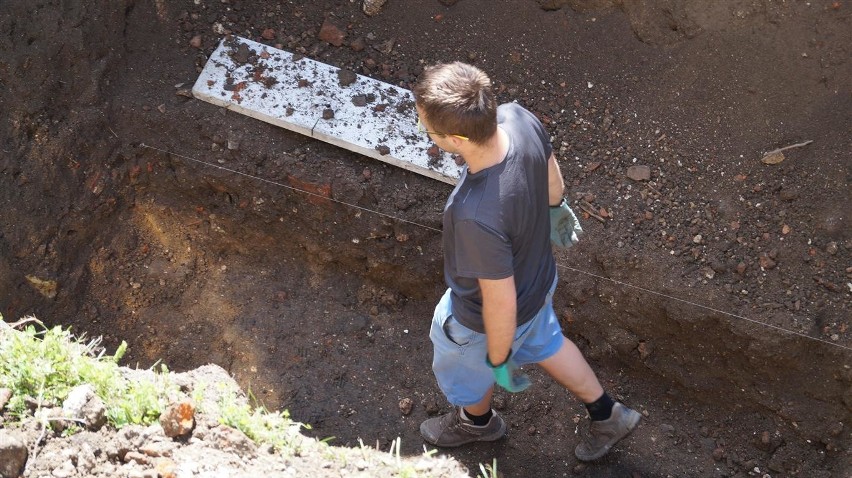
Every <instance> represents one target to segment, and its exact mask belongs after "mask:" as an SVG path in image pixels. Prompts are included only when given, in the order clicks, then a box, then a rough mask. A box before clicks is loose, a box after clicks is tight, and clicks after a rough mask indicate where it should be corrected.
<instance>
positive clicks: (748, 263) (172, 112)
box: [0, 0, 852, 477]
mask: <svg viewBox="0 0 852 478" xmlns="http://www.w3.org/2000/svg"><path fill="white" fill-rule="evenodd" d="M850 12H852V4H850V3H849V2H845V1H815V2H801V1H794V2H790V1H788V2H771V1H761V0H724V1H714V2H704V1H700V0H683V1H674V0H643V1H639V2H621V1H607V0H597V1H595V0H589V1H582V0H573V1H551V0H546V1H545V0H540V1H538V2H536V1H532V0H523V1H513V2H489V1H486V0H462V1H457V2H456V1H448V0H442V1H440V2H439V1H434V0H428V1H419V2H407V1H404V0H390V1H388V2H387V3H386V4H385V5H384V6H383V7H382V8H381V9H380V11H379V12H378V13H377V14H376V15H374V16H367V15H365V14H364V13H363V12H362V10H361V5H360V2H352V1H340V0H318V1H313V2H294V1H290V2H280V1H276V2H273V1H256V2H243V1H236V0H222V1H213V0H195V1H189V0H181V1H170V0H157V1H152V2H141V1H140V2H137V1H132V0H116V1H112V2H94V3H93V2H51V1H16V0H13V1H6V2H2V3H0V111H2V114H0V218H2V220H0V314H2V315H3V316H4V317H5V318H6V319H7V320H16V319H17V318H19V317H22V316H25V315H29V314H34V315H36V316H38V317H40V318H42V319H45V320H47V321H50V322H53V323H58V324H64V325H69V326H73V327H74V330H76V331H78V332H83V331H85V332H87V333H88V334H90V335H104V336H105V339H106V343H107V344H109V345H111V346H113V347H114V346H116V345H117V344H118V343H119V342H120V341H121V340H122V339H125V340H127V341H128V342H129V343H130V353H129V357H130V362H131V363H138V364H140V365H141V366H149V365H150V364H152V363H154V362H155V361H156V360H158V359H162V360H163V361H164V362H166V363H168V364H170V366H171V367H172V368H174V369H176V370H179V371H180V370H190V369H193V368H196V367H199V366H201V365H204V364H207V363H216V364H218V365H220V366H222V367H224V368H225V369H227V370H228V371H229V372H230V373H231V374H233V376H234V377H235V378H236V379H237V381H238V382H239V383H240V384H241V385H242V386H243V387H245V388H246V389H250V390H251V391H252V393H253V394H254V395H255V396H256V397H257V398H258V399H260V400H262V401H263V402H264V403H266V404H267V406H269V407H276V408H287V409H289V410H290V411H291V414H292V416H293V417H294V418H295V419H297V420H300V421H303V422H306V423H309V424H311V426H312V427H313V428H312V431H311V432H310V433H311V434H312V435H314V436H316V437H319V438H327V437H335V438H334V440H333V443H335V444H341V445H343V444H345V445H352V446H356V445H357V444H358V443H359V440H363V442H364V443H367V444H373V443H378V445H379V446H380V447H383V448H387V447H388V446H389V445H390V443H391V440H393V439H395V438H397V437H402V451H403V453H406V454H411V455H413V454H419V453H421V452H422V449H423V442H422V440H421V439H420V437H419V432H418V427H419V424H420V422H421V421H422V420H424V419H426V418H428V417H429V416H430V415H434V414H437V413H440V412H443V411H445V410H448V409H449V407H448V404H447V403H446V402H445V400H444V399H443V397H442V395H441V394H440V391H439V390H438V388H437V386H436V384H435V382H434V379H433V377H432V375H431V370H430V363H431V345H430V343H429V339H428V330H429V325H430V318H431V312H432V308H433V307H434V303H435V301H436V300H437V299H438V297H439V296H440V294H441V292H442V290H443V288H444V285H443V280H442V279H443V278H442V271H441V265H442V257H441V244H440V227H441V221H440V218H441V210H442V207H443V204H444V200H445V198H446V197H447V195H448V194H449V193H450V191H451V187H450V186H448V185H446V184H443V183H440V182H438V181H435V180H432V179H429V178H425V177H422V176H418V175H415V174H413V173H410V172H407V171H404V170H401V169H397V168H394V167H391V166H388V165H385V164H382V163H380V162H377V161H375V160H372V159H369V158H365V157H361V156H358V155H356V154H353V153H350V152H347V151H345V150H341V149H339V148H336V147H334V146H331V145H328V144H324V143H319V142H316V141H314V140H312V139H310V138H307V137H305V136H301V135H298V134H295V133H291V132H288V131H286V130H282V129H279V128H275V127H273V126H270V125H268V124H264V123H261V122H259V121H256V120H253V119H251V118H248V117H245V116H241V115H238V114H234V113H232V112H228V111H226V110H224V109H221V108H217V107H215V106H212V105H210V104H207V103H203V102H201V101H197V100H195V99H193V98H191V94H188V93H187V90H188V89H189V88H191V85H192V84H193V82H194V81H195V79H196V78H197V75H198V72H199V71H200V68H201V67H202V66H203V65H204V63H205V61H206V58H207V56H208V55H209V54H210V53H211V52H212V51H213V49H214V48H215V46H216V45H217V44H218V42H219V41H220V40H221V38H222V37H223V36H224V35H227V34H229V33H233V34H237V35H241V36H245V37H248V38H251V39H254V40H257V41H261V42H263V43H266V44H268V45H270V46H273V47H279V48H283V49H286V50H288V51H291V52H296V53H299V54H302V55H306V56H308V57H310V58H313V59H316V60H318V61H322V62H325V63H329V64H332V65H335V66H337V67H340V68H344V69H348V70H351V71H355V72H358V73H360V74H364V75H367V76H370V77H373V78H376V79H379V80H382V81H386V82H389V83H393V84H396V85H399V86H402V87H406V88H407V87H410V85H411V83H412V82H413V81H415V79H416V77H417V75H418V74H419V73H420V72H421V71H422V69H423V67H424V66H425V65H428V64H432V63H436V62H445V61H452V60H462V61H467V62H471V63H474V64H476V65H478V66H480V67H481V68H483V69H484V70H486V71H487V72H489V73H490V74H491V76H492V78H493V80H494V82H495V87H496V91H497V92H498V97H499V99H500V101H501V102H507V101H518V102H519V103H521V104H522V105H524V106H525V107H527V108H529V109H530V110H531V111H533V112H535V113H536V114H537V115H538V116H539V118H540V119H541V120H542V121H543V123H544V124H545V125H546V126H547V128H548V130H549V131H550V133H551V135H552V140H553V144H554V148H555V151H556V152H557V153H558V157H559V161H560V164H561V167H562V170H563V173H564V175H565V177H566V182H567V184H568V187H569V191H570V192H569V197H570V199H571V200H572V203H573V204H575V205H576V207H577V209H578V211H582V214H583V218H582V221H583V226H584V228H585V229H586V235H585V239H584V241H583V242H582V243H581V244H580V245H578V246H577V247H575V248H572V249H571V250H569V251H567V252H565V253H560V254H559V255H558V257H557V259H558V262H559V264H560V269H559V272H560V278H561V284H560V286H559V288H558V290H557V295H556V299H555V305H556V308H557V311H558V313H559V314H560V317H561V319H562V320H563V321H564V323H563V325H564V330H565V333H566V334H567V335H568V337H569V338H571V339H572V340H574V341H576V342H577V343H578V344H579V345H580V347H581V349H582V350H583V351H584V353H585V354H586V355H587V357H588V358H589V360H590V362H591V363H592V365H593V368H594V369H595V370H596V371H597V372H598V373H599V376H600V378H601V380H602V381H603V382H604V385H605V387H606V388H607V389H608V390H610V391H611V393H612V394H613V395H615V396H616V397H617V398H619V399H621V400H624V401H625V402H626V403H628V404H629V405H631V406H633V407H635V408H637V409H639V410H641V411H642V412H643V413H644V414H645V420H644V421H643V423H642V425H640V428H639V429H638V430H637V431H636V432H635V433H634V435H633V436H632V437H631V438H629V439H628V440H627V441H626V442H625V443H623V444H621V445H619V446H618V447H617V448H616V449H615V450H613V452H612V453H611V454H610V455H609V456H608V457H607V458H605V459H604V460H602V461H601V462H600V463H595V464H591V465H584V464H580V463H578V462H577V461H576V459H575V458H574V457H573V453H572V450H573V448H574V446H575V444H576V442H577V441H578V439H579V437H578V434H581V433H583V430H584V426H585V425H586V419H585V412H584V409H583V407H582V405H581V404H580V403H579V402H577V401H576V400H575V399H573V398H572V397H570V395H568V394H567V393H566V392H565V391H563V390H561V389H560V388H559V387H558V386H556V385H554V384H551V382H550V381H549V380H548V379H547V378H546V377H544V376H543V375H542V374H541V373H540V372H539V371H537V370H535V369H531V370H530V373H531V375H532V377H533V380H534V386H533V387H532V388H531V389H530V390H529V391H527V392H525V393H522V394H517V395H510V394H505V393H498V395H497V397H496V400H495V406H496V408H498V409H499V410H500V411H501V413H502V414H503V415H504V416H505V417H506V419H507V420H508V422H509V423H510V434H509V436H508V437H507V438H506V439H505V440H502V441H500V442H498V443H495V444H487V445H475V446H469V447H465V448H462V449H458V450H446V453H448V454H451V455H452V456H454V457H456V458H458V459H459V460H461V461H462V462H464V463H465V464H466V465H467V466H468V467H469V468H470V469H471V470H478V465H477V464H478V463H490V462H491V460H492V458H497V460H498V463H499V469H500V470H501V471H502V473H504V476H554V477H555V476H569V475H581V476H648V477H651V476H766V475H767V474H768V475H769V476H803V477H804V476H807V477H843V476H848V473H849V469H850V444H852V443H850V425H849V424H850V420H849V418H850V411H851V410H852V369H850V365H851V364H850V347H852V333H850V331H849V330H848V327H849V319H850V302H852V301H850V298H852V285H850V284H852V234H850V231H852V227H850V219H849V210H850V208H849V204H850V199H852V198H850V188H849V182H850V177H852V169H850V165H852V162H850V159H849V157H850V156H849V155H850V151H852V134H850V131H852V66H850V49H852V24H851V23H852V20H850ZM808 141H812V142H810V143H808V144H807V145H803V146H796V147H793V148H790V149H786V150H784V151H783V152H782V155H783V156H779V155H773V156H771V157H768V158H767V157H765V156H764V153H766V152H768V151H771V150H775V149H778V148H782V147H785V146H790V145H798V144H801V143H805V142H808ZM779 160H781V161H780V162H779ZM404 399H409V400H411V401H413V404H414V406H413V408H412V410H411V411H410V412H408V410H407V409H406V410H404V412H407V413H403V411H401V409H400V402H401V401H403V400H404ZM403 408H407V407H403Z"/></svg>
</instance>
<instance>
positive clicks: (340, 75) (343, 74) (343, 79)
mask: <svg viewBox="0 0 852 478" xmlns="http://www.w3.org/2000/svg"><path fill="white" fill-rule="evenodd" d="M357 80H358V75H357V74H356V73H355V72H354V71H351V70H344V69H340V70H337V83H338V84H339V85H340V86H349V85H351V84H352V83H355V82H356V81H357Z"/></svg>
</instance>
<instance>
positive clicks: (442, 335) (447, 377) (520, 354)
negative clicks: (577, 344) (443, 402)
mask: <svg viewBox="0 0 852 478" xmlns="http://www.w3.org/2000/svg"><path fill="white" fill-rule="evenodd" d="M556 282H557V280H556V279H554V280H553V285H552V286H551V287H550V291H549V292H548V293H547V297H546V298H545V301H544V305H543V306H542V307H541V309H540V310H539V311H538V313H537V314H536V316H535V317H534V318H533V319H532V320H530V321H529V322H527V323H525V324H524V325H522V326H520V327H518V329H517V331H516V332H515V341H514V342H513V343H512V359H513V360H514V361H515V363H517V364H518V365H524V364H530V363H538V362H541V361H542V360H545V359H547V358H550V357H551V356H552V355H553V354H555V353H556V352H558V351H559V348H560V347H561V346H562V341H563V340H564V337H563V335H562V327H561V326H560V325H559V320H558V319H557V318H556V313H555V312H554V311H553V292H554V290H556ZM451 303H452V298H451V296H450V290H449V289H447V292H445V293H444V295H443V297H441V300H440V301H439V302H438V305H437V307H435V315H434V317H433V318H432V330H431V331H430V332H429V338H431V339H432V345H433V346H434V354H435V355H434V357H433V359H432V370H433V371H434V372H435V378H437V379H438V386H439V387H441V391H443V392H444V395H446V396H447V400H449V402H450V403H452V404H453V405H456V406H466V405H473V404H476V403H479V402H480V401H481V400H482V398H483V397H484V396H485V394H486V393H487V392H488V389H489V388H490V387H491V386H492V385H493V384H494V374H493V373H492V372H491V368H490V367H488V364H486V363H485V358H486V356H487V354H488V345H487V342H486V340H485V334H481V333H479V332H476V331H473V330H471V329H469V328H467V327H465V326H464V325H462V324H460V323H459V322H458V321H457V320H456V319H455V318H454V317H453V314H452V307H451Z"/></svg>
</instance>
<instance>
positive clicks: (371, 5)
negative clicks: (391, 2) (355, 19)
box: [362, 0, 387, 17]
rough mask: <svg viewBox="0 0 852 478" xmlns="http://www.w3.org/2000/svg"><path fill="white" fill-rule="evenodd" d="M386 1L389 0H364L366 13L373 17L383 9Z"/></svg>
mask: <svg viewBox="0 0 852 478" xmlns="http://www.w3.org/2000/svg"><path fill="white" fill-rule="evenodd" d="M385 2H387V0H364V6H363V7H362V9H363V10H364V13H366V14H367V15H368V16H371V17H372V16H373V15H376V14H378V13H379V12H380V11H381V10H382V6H384V4H385Z"/></svg>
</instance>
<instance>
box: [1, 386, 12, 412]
mask: <svg viewBox="0 0 852 478" xmlns="http://www.w3.org/2000/svg"><path fill="white" fill-rule="evenodd" d="M10 398H12V391H11V390H10V389H8V388H0V412H2V411H3V408H5V407H6V404H7V403H9V399H10Z"/></svg>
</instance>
